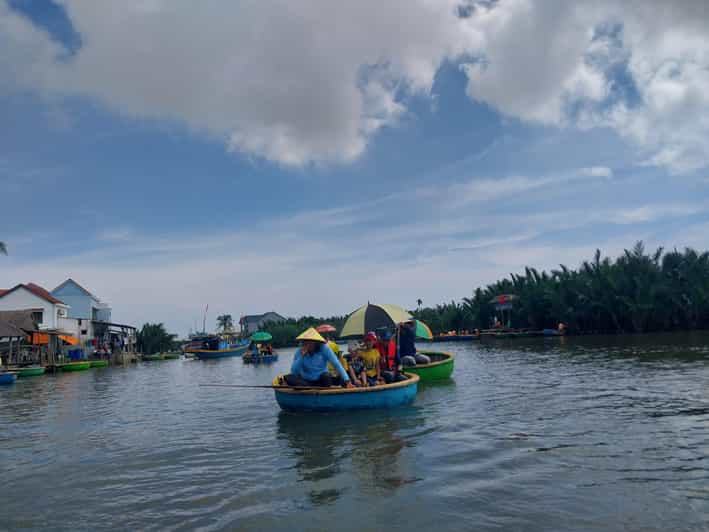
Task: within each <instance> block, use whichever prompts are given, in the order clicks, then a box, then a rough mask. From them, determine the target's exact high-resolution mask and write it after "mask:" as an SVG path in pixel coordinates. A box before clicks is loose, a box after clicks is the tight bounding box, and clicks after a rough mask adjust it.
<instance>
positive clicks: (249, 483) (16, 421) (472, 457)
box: [0, 334, 709, 530]
mask: <svg viewBox="0 0 709 532" xmlns="http://www.w3.org/2000/svg"><path fill="white" fill-rule="evenodd" d="M440 347H441V348H442V349H444V350H451V351H455V353H456V355H457V357H456V366H455V372H454V378H453V379H452V380H450V381H445V382H440V383H434V384H421V385H420V386H419V392H418V395H417V398H416V401H415V403H414V404H413V405H412V406H411V407H408V408H402V409H397V410H392V411H378V412H377V411H374V412H369V411H365V412H356V413H338V414H291V413H283V412H280V410H279V409H278V407H277V405H276V403H275V400H274V398H273V393H272V391H270V390H251V389H224V388H222V389H218V388H205V387H200V386H198V384H199V383H200V382H205V383H214V382H231V383H244V384H246V383H258V384H265V383H268V382H270V380H271V379H272V378H273V376H275V375H276V374H278V373H283V372H284V371H286V370H287V368H288V366H289V365H290V361H291V354H292V353H291V352H285V351H284V352H281V353H280V354H281V357H280V360H279V361H278V362H277V363H276V364H275V365H274V366H268V367H252V366H248V365H245V364H243V362H242V361H241V360H240V359H231V360H229V359H225V360H221V361H210V362H206V363H205V362H200V361H186V360H181V361H172V362H165V363H158V364H138V365H134V366H128V367H116V368H106V369H102V370H92V371H87V372H81V373H73V374H66V375H62V374H59V375H47V376H44V377H39V378H35V379H27V380H21V381H18V382H17V383H16V384H15V385H13V386H9V387H2V388H0V478H2V479H3V487H6V489H4V490H3V494H2V505H0V519H1V521H0V522H2V525H1V526H0V528H3V529H5V528H7V529H10V530H12V529H18V528H26V529H51V530H77V529H91V530H102V529H106V530H109V529H116V528H118V529H135V530H192V529H199V530H234V529H240V530H333V529H340V530H362V529H365V530H367V529H368V530H378V529H382V528H387V529H391V530H398V529H406V530H410V529H412V527H413V529H417V530H428V529H451V530H471V529H476V530H493V529H494V530H506V529H517V530H678V529H696V530H701V529H703V528H705V527H706V523H707V522H709V488H707V486H709V465H708V463H707V456H709V336H707V335H706V334H689V335H647V336H624V337H581V338H576V337H568V338H548V339H547V338H540V339H525V340H521V339H520V340H510V341H506V340H503V341H493V342H487V341H486V342H482V343H470V344H464V343H455V344H449V345H442V346H440ZM28 501H30V502H31V504H28Z"/></svg>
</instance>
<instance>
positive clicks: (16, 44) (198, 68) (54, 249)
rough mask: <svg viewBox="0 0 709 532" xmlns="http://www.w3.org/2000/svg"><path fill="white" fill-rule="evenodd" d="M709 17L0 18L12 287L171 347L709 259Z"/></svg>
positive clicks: (154, 14)
mask: <svg viewBox="0 0 709 532" xmlns="http://www.w3.org/2000/svg"><path fill="white" fill-rule="evenodd" d="M707 35H709V3H707V2H705V1H703V0H697V1H690V0H686V1H676V2H666V1H659V0H628V1H624V2H612V1H606V0H599V1H597V2H593V3H590V2H584V3H581V2H566V1H562V0H558V1H556V0H548V1H547V0H545V1H532V0H499V1H494V0H485V1H472V0H461V1H452V0H451V1H449V0H440V1H432V0H406V1H404V0H401V1H391V2H385V3H382V2H378V1H374V0H360V1H359V2H339V1H308V0H304V1H300V2H286V1H278V0H274V1H272V2H261V1H256V0H244V1H242V2H227V1H212V2H203V3H200V4H199V7H197V5H196V4H195V3H194V2H191V1H187V0H170V1H168V0H142V1H137V0H135V1H131V0H126V1H123V2H112V1H92V2H88V1H81V0H63V1H61V2H59V1H57V2H51V1H49V0H45V1H39V0H0V241H3V242H5V243H6V244H7V248H8V252H9V254H8V256H7V257H0V288H8V287H12V286H14V285H15V284H17V283H20V282H35V283H38V284H40V285H42V286H45V287H46V288H49V289H51V288H53V287H55V286H56V285H58V284H59V283H60V282H62V281H63V280H64V279H66V278H68V277H71V278H73V279H75V280H77V281H78V282H79V283H80V284H82V285H83V286H85V287H86V288H88V289H89V290H91V291H92V292H93V293H94V294H96V295H97V296H99V297H100V298H101V299H102V300H104V301H106V302H108V303H109V304H110V305H111V306H112V307H113V319H114V321H117V322H120V323H131V324H136V325H140V324H142V323H143V322H145V321H151V322H164V323H165V324H166V326H167V327H168V329H169V330H171V331H174V332H177V333H179V334H181V335H184V334H187V333H188V332H189V331H190V329H195V327H196V326H197V325H196V324H198V323H200V324H201V320H202V316H203V312H204V308H205V305H207V304H208V305H209V312H208V315H207V323H208V328H209V327H210V326H211V327H214V326H215V320H216V316H217V315H219V314H224V313H228V314H231V315H232V316H234V318H238V316H241V315H244V314H257V313H262V312H266V311H270V310H275V311H276V312H279V313H281V314H283V315H286V316H294V317H297V316H302V315H316V316H327V315H343V314H346V313H348V312H350V311H352V310H353V309H355V308H356V307H358V306H360V305H362V304H364V303H366V302H367V301H371V302H386V303H395V304H399V305H402V306H404V307H407V308H413V307H415V306H416V300H417V299H419V298H420V299H422V300H423V302H424V305H435V304H437V303H442V302H446V301H451V300H460V299H461V298H462V297H466V296H469V295H470V294H471V293H472V291H473V290H474V288H475V287H477V286H481V285H485V284H487V283H490V282H493V281H495V280H497V279H499V278H502V277H504V276H507V275H509V274H510V273H512V272H519V271H520V270H523V269H524V267H525V266H533V267H536V268H538V269H549V268H554V267H557V266H558V265H559V264H565V265H567V266H569V267H576V266H578V265H579V264H580V262H581V261H582V260H584V259H587V258H590V257H592V255H593V253H594V251H595V250H596V249H597V248H599V249H601V251H602V252H603V253H604V255H610V256H615V255H617V254H619V253H620V252H622V250H623V249H624V248H630V247H632V246H633V245H634V243H635V242H636V241H638V240H643V241H644V242H645V243H646V246H647V247H649V248H655V247H657V246H664V247H666V248H668V249H672V248H678V249H682V248H684V247H686V246H690V247H694V248H697V249H701V250H705V249H707V248H709V142H707V139H708V138H709V38H707Z"/></svg>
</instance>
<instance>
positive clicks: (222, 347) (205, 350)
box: [185, 336, 249, 360]
mask: <svg viewBox="0 0 709 532" xmlns="http://www.w3.org/2000/svg"><path fill="white" fill-rule="evenodd" d="M202 346H203V347H200V348H195V347H190V348H189V351H187V349H185V351H187V352H189V353H192V354H193V355H194V356H195V357H197V358H199V359H200V360H206V359H212V358H225V357H237V356H241V355H243V354H244V353H245V352H246V349H247V348H248V347H249V341H248V340H244V341H243V342H238V343H231V342H229V341H228V340H227V339H225V338H220V337H218V336H210V337H208V339H207V340H204V341H202Z"/></svg>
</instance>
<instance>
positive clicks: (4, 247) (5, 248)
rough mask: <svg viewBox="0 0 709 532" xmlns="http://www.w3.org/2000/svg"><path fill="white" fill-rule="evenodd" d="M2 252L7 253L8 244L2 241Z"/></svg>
mask: <svg viewBox="0 0 709 532" xmlns="http://www.w3.org/2000/svg"><path fill="white" fill-rule="evenodd" d="M0 253H2V254H3V255H7V246H6V245H5V242H0Z"/></svg>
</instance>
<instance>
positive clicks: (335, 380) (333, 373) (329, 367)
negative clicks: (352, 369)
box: [327, 340, 352, 384]
mask: <svg viewBox="0 0 709 532" xmlns="http://www.w3.org/2000/svg"><path fill="white" fill-rule="evenodd" d="M327 345H328V347H329V348H330V349H332V352H333V353H335V356H336V357H337V360H339V361H340V364H341V365H342V367H343V368H344V369H345V371H346V372H347V373H348V374H349V375H350V378H351V377H352V375H351V374H350V373H349V364H348V363H347V359H346V358H345V357H344V356H343V353H342V349H340V346H339V345H337V342H333V341H332V340H330V341H328V342H327ZM327 371H328V373H329V374H330V378H331V379H332V382H333V384H342V379H341V378H340V375H339V373H337V370H336V369H335V366H333V365H332V363H330V362H328V363H327Z"/></svg>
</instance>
